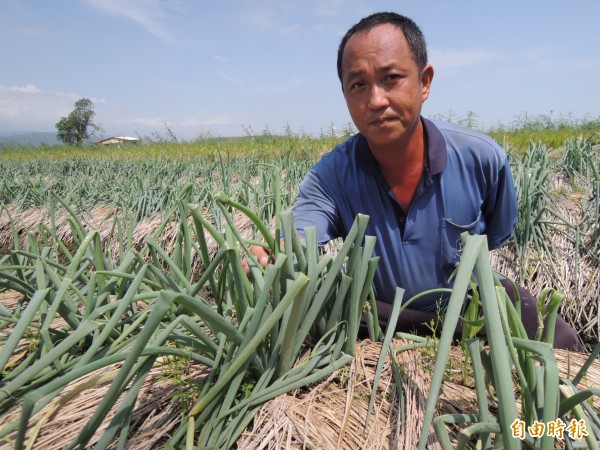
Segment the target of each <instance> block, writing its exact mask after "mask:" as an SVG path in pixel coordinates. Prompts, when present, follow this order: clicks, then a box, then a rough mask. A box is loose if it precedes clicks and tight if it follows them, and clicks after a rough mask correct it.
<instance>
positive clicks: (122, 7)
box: [83, 0, 181, 44]
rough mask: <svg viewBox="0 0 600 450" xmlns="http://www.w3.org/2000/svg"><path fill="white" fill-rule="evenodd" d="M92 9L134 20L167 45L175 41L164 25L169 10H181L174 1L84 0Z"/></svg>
mask: <svg viewBox="0 0 600 450" xmlns="http://www.w3.org/2000/svg"><path fill="white" fill-rule="evenodd" d="M83 1H84V2H85V3H87V4H88V5H90V6H91V7H93V8H95V9H98V10H100V11H103V12H105V13H107V14H109V15H112V16H116V17H124V18H126V19H129V20H132V21H133V22H135V23H137V24H138V25H140V26H142V27H143V28H145V29H146V31H148V32H149V33H150V34H152V35H154V36H156V37H157V38H158V39H160V40H161V41H163V42H164V43H166V44H174V43H175V39H174V38H173V36H172V34H171V33H170V32H169V30H168V29H167V28H166V27H165V25H164V23H163V22H164V20H165V18H166V17H167V13H166V11H168V10H181V7H180V5H179V2H176V1H174V0H83Z"/></svg>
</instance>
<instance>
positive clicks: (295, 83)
mask: <svg viewBox="0 0 600 450" xmlns="http://www.w3.org/2000/svg"><path fill="white" fill-rule="evenodd" d="M305 84H306V81H305V80H304V79H302V78H293V79H292V80H290V81H289V82H287V83H283V84H274V85H270V86H261V87H259V88H257V89H256V93H257V94H260V95H277V94H282V93H284V92H288V91H292V90H296V89H298V88H300V87H302V86H304V85H305Z"/></svg>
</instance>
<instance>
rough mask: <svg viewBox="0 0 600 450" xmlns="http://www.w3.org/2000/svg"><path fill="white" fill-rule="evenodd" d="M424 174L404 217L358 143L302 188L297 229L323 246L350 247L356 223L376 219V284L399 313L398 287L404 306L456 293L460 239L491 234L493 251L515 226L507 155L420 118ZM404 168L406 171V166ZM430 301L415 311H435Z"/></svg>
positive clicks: (328, 160) (324, 164) (482, 139)
mask: <svg viewBox="0 0 600 450" xmlns="http://www.w3.org/2000/svg"><path fill="white" fill-rule="evenodd" d="M421 120H422V121H423V124H424V130H425V133H426V143H427V164H426V168H425V171H424V173H423V176H422V177H421V180H420V182H419V185H418V186H417V190H416V192H415V194H414V197H413V199H412V202H411V204H410V208H409V210H408V211H403V209H402V207H401V206H400V204H399V203H398V201H397V199H396V196H395V195H394V193H393V192H392V189H391V188H390V186H389V185H388V183H387V182H386V181H385V179H384V177H383V175H382V173H381V172H380V170H379V167H378V165H377V162H376V160H375V159H374V158H373V155H372V154H371V151H370V150H369V146H368V144H367V141H366V139H365V138H364V136H362V135H361V134H357V135H354V136H352V137H351V138H349V139H348V140H347V141H345V142H343V143H342V144H340V145H338V146H336V147H335V148H334V149H333V150H332V151H331V152H329V153H328V154H326V155H325V156H323V158H322V159H321V161H319V162H318V163H317V164H316V165H315V166H314V167H313V168H312V169H311V170H310V171H309V173H308V174H307V176H306V178H305V179H304V181H303V182H302V184H301V186H300V196H299V199H298V202H297V203H296V205H295V206H294V209H293V212H294V220H295V222H296V227H297V228H298V230H299V232H300V233H301V234H302V232H303V231H302V230H303V229H304V227H308V226H316V229H317V239H318V242H319V244H320V245H325V244H326V243H327V242H328V241H329V240H331V239H335V238H337V237H342V238H343V237H345V236H346V234H347V232H348V231H349V230H350V227H351V226H352V224H353V223H354V219H355V217H356V215H357V214H358V213H362V214H367V215H369V216H370V220H369V224H368V226H367V230H366V234H367V235H371V236H375V237H376V238H377V243H376V245H375V250H374V254H375V255H377V256H379V257H380V260H379V263H378V268H377V271H376V274H375V278H374V281H373V287H374V291H375V295H376V298H377V299H378V300H381V301H384V302H388V303H392V302H393V300H394V296H395V291H396V287H397V286H399V287H402V288H404V289H405V295H404V299H405V300H407V299H409V298H411V297H412V296H414V295H416V294H419V293H421V292H424V291H426V290H429V289H434V288H440V287H451V284H452V283H451V281H449V278H450V275H451V274H452V272H453V271H454V269H455V268H456V265H457V263H458V260H459V256H458V252H459V250H460V234H461V233H463V232H464V231H468V232H469V233H471V234H486V235H487V239H488V246H489V248H490V249H494V248H497V247H500V246H501V245H503V244H504V243H505V242H506V241H507V240H508V239H509V238H510V236H511V234H512V232H513V229H514V227H515V225H516V223H517V202H516V195H515V188H514V183H513V179H512V174H511V171H510V166H509V164H508V160H507V158H506V154H505V153H504V151H503V150H502V149H501V148H500V146H499V145H498V144H497V143H496V142H494V141H493V140H492V139H491V138H489V137H488V136H486V135H484V134H481V133H478V132H475V131H473V130H470V129H467V128H462V127H459V126H457V125H453V124H450V123H446V122H441V121H431V120H428V119H425V118H421ZM399 163H401V162H399ZM440 297H443V298H444V299H447V297H448V296H447V295H445V296H442V295H441V294H436V295H431V296H429V297H425V298H422V299H420V300H417V301H416V302H413V303H412V304H411V308H415V309H422V310H434V309H435V308H436V306H437V305H436V304H437V302H438V301H439V300H440Z"/></svg>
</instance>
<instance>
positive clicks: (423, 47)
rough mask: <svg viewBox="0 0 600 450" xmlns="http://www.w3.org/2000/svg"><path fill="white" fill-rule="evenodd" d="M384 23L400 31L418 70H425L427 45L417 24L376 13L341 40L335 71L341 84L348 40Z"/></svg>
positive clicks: (400, 16) (405, 19)
mask: <svg viewBox="0 0 600 450" xmlns="http://www.w3.org/2000/svg"><path fill="white" fill-rule="evenodd" d="M386 23H391V24H392V25H394V26H396V27H397V28H399V29H400V30H402V33H404V37H405V38H406V42H408V46H409V48H410V52H411V53H412V56H413V58H414V60H415V62H416V63H417V66H418V67H419V70H423V69H424V68H425V66H426V65H427V44H426V42H425V36H423V32H422V31H421V29H420V28H419V27H418V26H417V24H416V23H415V22H414V21H413V20H412V19H410V18H408V17H406V16H403V15H401V14H397V13H394V12H378V13H374V14H371V15H370V16H367V17H364V18H362V19H361V20H360V21H359V22H358V23H356V24H355V25H353V26H352V28H350V29H349V30H348V32H347V33H346V34H345V35H344V37H343V38H342V41H341V42H340V46H339V48H338V56H337V71H338V77H339V79H340V82H342V55H343V54H344V49H345V48H346V43H347V42H348V39H350V38H351V37H352V36H354V35H355V34H356V33H358V32H359V31H368V30H370V29H372V28H375V27H376V26H377V25H384V24H386ZM342 83H343V82H342Z"/></svg>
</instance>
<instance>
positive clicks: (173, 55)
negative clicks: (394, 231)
mask: <svg viewBox="0 0 600 450" xmlns="http://www.w3.org/2000/svg"><path fill="white" fill-rule="evenodd" d="M381 10H393V11H396V12H400V13H402V14H405V15H408V16H410V17H411V18H413V19H414V20H415V21H416V22H417V24H418V25H419V26H420V27H421V29H422V30H423V32H424V34H425V36H426V38H427V43H428V49H429V59H430V62H431V64H433V66H434V68H435V70H436V72H435V77H434V80H433V86H432V91H431V96H430V98H429V100H428V101H427V103H426V104H425V106H424V110H423V114H424V115H425V116H428V117H430V116H438V115H448V114H449V112H451V113H452V114H453V115H454V116H455V118H459V117H464V116H465V115H466V113H467V111H473V112H475V113H476V114H477V116H478V123H479V126H480V127H481V128H484V129H489V128H490V127H493V126H495V125H497V124H498V123H502V124H505V125H508V124H510V123H512V122H514V121H515V120H518V119H519V118H522V117H523V116H524V115H525V114H527V115H529V116H536V115H542V114H543V115H551V116H552V117H553V118H557V119H558V118H561V117H562V118H566V117H569V116H571V117H574V118H577V119H582V118H598V117H600V86H599V85H598V81H599V80H600V50H599V47H598V45H599V44H600V31H599V30H600V27H599V26H598V18H600V1H598V0H576V1H571V2H567V1H564V0H560V1H559V0H545V1H542V0H525V1H524V0H520V1H514V0H504V1H496V2H491V1H481V0H479V1H476V0H455V1H435V0H432V1H421V0H419V1H418V0H396V1H384V0H377V1H366V0H365V1H361V0H345V1H342V0H325V1H310V0H305V1H268V0H254V1H249V0H248V1H241V0H235V1H234V0H231V1H228V0H222V1H200V0H198V1H192V0H121V1H119V0H56V1H47V0H21V1H19V0H0V60H1V61H2V63H1V67H2V70H0V132H9V131H15V132H16V131H55V128H54V124H55V123H56V122H57V121H58V120H59V119H60V117H61V116H64V115H67V114H68V113H69V111H71V109H72V108H73V104H74V102H75V101H76V100H77V99H78V98H82V97H85V98H89V99H91V100H92V101H93V102H94V105H95V110H96V121H97V122H98V123H100V124H101V125H102V126H103V127H104V129H105V130H106V134H112V135H130V136H136V135H140V136H147V135H151V134H152V133H163V132H164V131H165V125H164V124H167V126H168V127H169V128H170V129H171V130H172V131H173V132H174V133H175V134H176V135H177V136H178V137H182V138H185V139H193V138H194V137H197V136H199V135H203V134H206V133H211V134H213V135H217V136H231V135H243V134H245V133H246V132H255V133H260V132H262V131H263V130H264V129H265V127H268V129H269V130H271V131H272V132H282V131H283V130H284V129H285V127H286V126H289V127H290V128H291V129H292V130H293V131H295V132H300V131H305V132H308V133H319V132H320V130H328V129H330V128H331V127H332V126H334V127H337V128H343V127H345V126H346V125H347V124H348V123H349V122H350V116H349V115H348V112H347V110H346V106H345V103H344V99H343V97H342V94H341V90H340V85H339V81H338V79H337V74H336V69H335V58H336V51H337V46H338V44H339V41H340V39H341V37H342V35H343V34H344V33H345V31H346V30H347V29H348V28H349V27H350V26H351V25H352V24H354V23H355V22H357V21H358V20H359V19H360V18H361V17H363V16H365V15H367V14H369V13H372V12H375V11H381Z"/></svg>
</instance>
